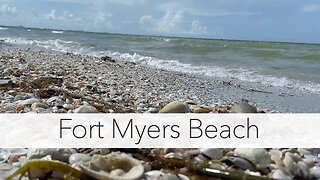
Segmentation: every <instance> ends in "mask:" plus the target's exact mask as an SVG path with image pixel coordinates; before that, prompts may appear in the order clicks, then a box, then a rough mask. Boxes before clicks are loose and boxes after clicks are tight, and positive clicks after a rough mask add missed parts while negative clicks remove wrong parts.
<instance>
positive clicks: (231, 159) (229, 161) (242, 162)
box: [221, 156, 255, 171]
mask: <svg viewBox="0 0 320 180" xmlns="http://www.w3.org/2000/svg"><path fill="white" fill-rule="evenodd" d="M221 162H224V163H225V164H226V165H228V166H233V167H235V168H240V169H242V170H250V171H254V170H255V167H253V163H252V162H250V161H248V160H247V159H243V158H241V157H237V156H225V157H224V158H222V161H221Z"/></svg>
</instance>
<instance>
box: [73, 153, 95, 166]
mask: <svg viewBox="0 0 320 180" xmlns="http://www.w3.org/2000/svg"><path fill="white" fill-rule="evenodd" d="M90 160H91V157H90V156H89V155H87V154H83V153H74V154H72V155H71V156H70V157H69V163H70V164H75V163H78V162H87V161H90Z"/></svg>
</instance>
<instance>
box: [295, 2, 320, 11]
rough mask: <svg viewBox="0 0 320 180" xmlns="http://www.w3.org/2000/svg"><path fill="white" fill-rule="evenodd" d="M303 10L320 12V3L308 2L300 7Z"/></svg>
mask: <svg viewBox="0 0 320 180" xmlns="http://www.w3.org/2000/svg"><path fill="white" fill-rule="evenodd" d="M300 11H301V12H307V13H309V12H318V11H320V4H316V3H313V4H306V5H304V6H303V7H302V8H301V9H300Z"/></svg>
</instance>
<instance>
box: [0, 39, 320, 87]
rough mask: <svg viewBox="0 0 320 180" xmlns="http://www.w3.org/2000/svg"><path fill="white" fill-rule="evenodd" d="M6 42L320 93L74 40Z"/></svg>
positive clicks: (233, 71)
mask: <svg viewBox="0 0 320 180" xmlns="http://www.w3.org/2000/svg"><path fill="white" fill-rule="evenodd" d="M5 42H8V43H13V44H20V45H34V46H38V47H43V48H46V49H50V50H54V51H59V52H73V53H76V54H86V55H91V56H97V57H101V56H104V55H107V56H111V57H113V58H115V59H117V60H121V61H128V62H135V63H138V64H141V65H143V66H148V67H152V68H158V69H164V70H168V71H174V72H181V73H187V74H195V75H202V76H208V77H219V78H230V79H237V80H240V81H245V82H253V83H260V84H264V85H267V86H276V87H287V88H294V89H300V90H307V91H310V92H313V93H320V84H316V83H307V82H302V81H298V80H293V79H288V78H286V77H275V76H270V75H262V74H259V72H255V71H249V70H247V69H235V68H233V69H232V68H225V67H222V66H201V65H199V66H197V65H192V64H187V63H182V62H180V61H178V60H175V59H171V60H170V59H159V58H155V57H151V56H142V55H139V54H137V53H133V54H129V53H120V52H114V51H99V52H97V51H94V49H93V47H85V46H84V45H82V44H81V43H78V42H74V41H63V40H60V39H55V40H26V39H21V38H19V39H11V38H9V39H5Z"/></svg>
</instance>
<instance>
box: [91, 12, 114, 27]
mask: <svg viewBox="0 0 320 180" xmlns="http://www.w3.org/2000/svg"><path fill="white" fill-rule="evenodd" d="M111 17H112V14H111V13H106V12H99V13H97V16H96V17H95V19H94V26H95V27H97V28H107V29H109V30H110V29H113V28H114V26H113V24H112V21H111Z"/></svg>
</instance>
